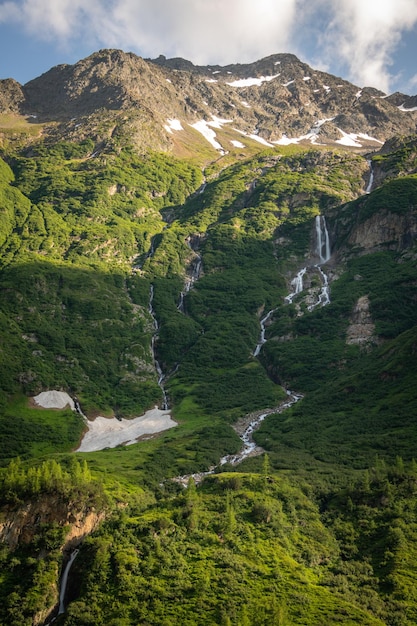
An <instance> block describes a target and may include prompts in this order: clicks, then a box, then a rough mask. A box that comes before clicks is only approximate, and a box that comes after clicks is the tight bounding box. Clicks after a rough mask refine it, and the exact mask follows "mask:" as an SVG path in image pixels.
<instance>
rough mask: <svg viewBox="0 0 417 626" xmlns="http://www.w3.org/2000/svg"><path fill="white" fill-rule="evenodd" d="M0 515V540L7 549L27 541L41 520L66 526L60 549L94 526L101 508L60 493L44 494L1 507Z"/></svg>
mask: <svg viewBox="0 0 417 626" xmlns="http://www.w3.org/2000/svg"><path fill="white" fill-rule="evenodd" d="M0 515H1V517H0V542H3V543H6V544H7V545H8V547H9V548H10V549H14V548H16V546H17V545H18V544H25V543H30V542H31V541H32V540H33V538H34V537H35V535H36V534H38V533H39V532H40V529H41V527H42V526H44V525H45V524H56V525H58V526H60V527H64V528H67V532H66V535H65V539H64V544H63V546H62V549H63V550H69V549H71V548H73V547H74V546H76V545H77V544H79V543H80V542H81V541H82V540H83V539H84V537H86V536H87V535H88V534H90V533H91V532H92V531H93V530H94V529H95V528H96V527H97V525H98V524H99V523H100V522H101V521H102V520H103V519H104V517H105V512H104V511H99V510H97V509H96V508H95V507H94V506H92V505H89V504H86V505H82V506H80V505H79V504H77V503H75V502H68V501H66V500H64V499H63V498H62V497H60V496H56V497H53V496H50V495H44V496H41V497H40V498H39V499H38V500H37V501H33V500H31V501H29V502H26V503H23V504H19V505H16V506H11V505H8V506H6V507H3V509H2V510H1V513H0Z"/></svg>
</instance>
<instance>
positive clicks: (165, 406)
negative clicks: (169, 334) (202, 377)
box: [148, 285, 169, 411]
mask: <svg viewBox="0 0 417 626" xmlns="http://www.w3.org/2000/svg"><path fill="white" fill-rule="evenodd" d="M153 296H154V288H153V285H151V287H150V292H149V306H148V311H149V314H150V316H151V317H152V320H153V327H154V331H155V332H154V333H153V335H152V340H151V349H152V356H153V362H154V366H155V370H156V373H157V374H158V385H159V387H160V389H161V391H162V396H163V399H164V400H163V403H162V409H163V410H164V411H167V410H168V409H169V404H168V396H167V393H166V391H165V387H164V379H165V376H164V373H163V372H162V368H161V366H160V364H159V361H158V360H157V358H156V356H155V343H156V336H157V333H158V330H159V326H158V321H157V319H156V316H155V311H154V308H153Z"/></svg>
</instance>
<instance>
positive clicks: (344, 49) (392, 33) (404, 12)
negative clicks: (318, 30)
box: [313, 0, 417, 92]
mask: <svg viewBox="0 0 417 626" xmlns="http://www.w3.org/2000/svg"><path fill="white" fill-rule="evenodd" d="M313 1H314V0H313ZM316 4H317V6H320V7H321V8H322V9H323V8H326V9H327V10H328V11H329V15H330V16H331V17H330V20H329V23H328V27H327V29H326V31H325V33H324V36H323V48H324V52H325V55H324V58H326V57H327V58H332V59H333V62H334V60H335V59H339V60H340V62H342V63H343V64H344V65H345V66H346V67H347V68H348V72H349V76H348V78H350V80H352V81H353V82H355V83H357V84H359V85H361V86H368V85H371V86H374V87H379V88H380V89H382V90H383V91H385V92H388V91H389V88H390V84H391V81H392V79H393V76H391V74H390V70H389V68H390V66H391V62H392V55H393V53H394V51H395V49H396V47H397V46H398V45H399V43H400V40H401V35H402V33H403V32H404V31H406V30H409V29H411V28H413V26H414V25H415V24H416V23H417V3H416V1H415V0H365V1H364V0H316Z"/></svg>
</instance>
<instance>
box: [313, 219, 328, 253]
mask: <svg viewBox="0 0 417 626" xmlns="http://www.w3.org/2000/svg"><path fill="white" fill-rule="evenodd" d="M316 238H317V256H318V257H319V258H320V263H326V261H328V260H329V259H330V240H329V233H328V230H327V225H326V218H325V217H324V215H316Z"/></svg>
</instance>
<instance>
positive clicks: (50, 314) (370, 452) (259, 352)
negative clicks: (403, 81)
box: [0, 50, 417, 626]
mask: <svg viewBox="0 0 417 626" xmlns="http://www.w3.org/2000/svg"><path fill="white" fill-rule="evenodd" d="M416 124H417V100H416V97H412V96H406V95H403V94H398V93H397V94H392V95H388V96H387V95H386V94H383V93H382V92H379V91H378V90H376V89H373V88H372V87H364V88H359V87H357V86H354V85H352V84H350V83H349V82H347V81H345V80H343V79H341V78H337V77H334V76H331V75H329V74H326V73H324V72H320V71H317V70H314V69H312V68H311V67H309V66H307V65H306V64H305V63H302V62H301V61H299V60H298V59H297V58H296V57H295V56H293V55H291V54H276V55H272V56H270V57H267V58H265V59H262V60H260V61H258V62H256V63H252V64H246V65H244V64H242V65H241V64H237V65H230V66H226V67H219V66H208V67H200V66H195V65H193V64H192V63H191V62H189V61H186V60H184V59H166V58H165V57H162V56H161V57H159V58H157V59H153V60H150V59H148V60H145V59H141V58H139V57H137V56H135V55H134V54H127V53H124V52H122V51H119V50H100V51H99V52H97V53H95V54H93V55H91V56H90V57H88V58H87V59H84V60H81V61H79V62H78V63H76V64H75V65H72V66H71V65H61V66H57V67H54V68H52V69H51V70H50V71H49V72H46V73H45V74H43V75H42V76H40V77H39V78H35V79H34V80H32V81H30V82H29V83H27V84H26V85H23V86H22V85H19V84H18V83H17V82H16V81H14V80H13V79H12V78H9V79H6V80H2V81H0V157H1V158H0V327H1V345H0V364H1V373H2V375H1V377H0V433H1V437H0V507H1V509H0V541H1V543H0V547H1V550H0V560H1V564H2V567H1V571H2V574H1V576H0V598H1V602H0V623H1V624H4V625H5V626H8V625H10V626H22V625H28V626H29V625H32V624H35V625H38V624H39V625H46V624H49V623H51V620H52V619H55V621H54V624H56V625H57V626H92V625H93V624H94V626H97V625H103V626H104V625H105V626H130V625H132V626H136V625H138V624H144V625H145V624H149V625H155V626H156V625H158V626H170V625H172V626H173V625H175V626H177V625H178V624H181V626H186V625H190V626H191V625H203V624H204V626H208V625H210V626H218V625H225V626H227V625H233V626H240V625H242V626H243V625H248V624H250V625H253V626H267V625H268V626H269V625H272V624H273V625H277V626H278V625H280V626H293V625H300V626H301V625H302V626H310V625H315V626H322V625H323V624H336V623H337V624H344V625H346V626H350V625H352V624H362V625H369V626H384V625H385V626H394V625H395V626H411V625H413V624H415V623H416V622H417V593H416V590H415V579H416V576H417V570H416V563H417V524H416V521H415V520H416V504H415V503H416V494H417V464H416V460H415V459H416V458H417V451H416V444H415V442H416V440H417V425H416V419H415V418H416V415H417V393H416V387H415V381H416V376H417V359H416V352H417V265H416V260H417V245H416V237H417V134H416V133H417V131H416ZM43 392H46V395H48V393H52V392H55V394H56V395H59V394H64V395H65V394H67V395H65V397H66V398H69V400H70V401H69V403H68V405H67V406H64V408H62V406H60V407H58V406H55V405H48V406H46V405H45V406H43V405H41V404H39V401H38V400H37V399H38V398H39V397H40V395H41V394H42V393H43ZM71 407H72V408H71ZM155 407H157V408H155ZM73 409H74V410H73ZM158 409H159V410H158ZM148 412H151V414H152V415H153V416H154V415H160V414H166V413H169V414H170V416H171V417H172V419H173V420H174V422H173V423H171V424H170V425H171V426H172V425H173V424H174V423H175V424H176V425H175V427H171V428H169V429H168V430H163V428H160V429H159V430H158V428H156V434H155V428H154V429H153V430H150V431H146V432H144V434H143V435H142V436H141V437H140V436H136V437H134V438H133V440H132V438H131V437H132V436H131V435H128V434H126V439H123V437H122V438H121V439H119V440H118V441H119V442H120V441H121V443H119V445H113V444H112V441H111V435H109V436H108V438H107V439H104V440H103V441H104V443H103V444H102V445H96V446H95V447H93V448H91V450H92V451H89V452H80V451H78V452H77V449H78V448H79V447H80V442H81V441H82V440H83V437H84V436H85V433H86V431H87V430H89V431H91V432H89V435H91V433H92V432H93V431H92V430H91V429H92V424H94V420H96V425H97V424H101V423H102V422H101V421H100V420H103V419H104V418H106V419H104V423H106V424H107V425H109V428H110V425H111V428H112V429H113V431H116V430H120V429H122V428H127V427H128V426H129V424H134V423H135V420H136V419H137V418H138V417H139V416H142V415H144V416H145V417H146V416H147V415H148ZM155 419H157V418H155ZM113 431H112V432H113ZM160 431H163V432H160ZM125 443H129V444H131V445H123V444H125ZM242 447H243V449H244V452H242ZM81 449H87V448H81ZM75 548H77V550H78V552H74V549H75ZM66 565H67V566H66ZM63 573H64V575H62V574H63Z"/></svg>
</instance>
